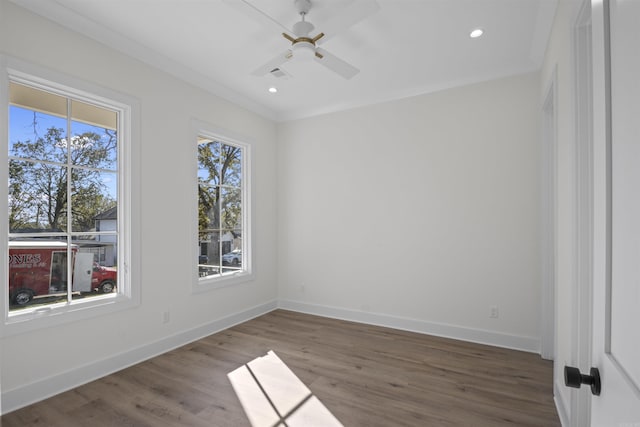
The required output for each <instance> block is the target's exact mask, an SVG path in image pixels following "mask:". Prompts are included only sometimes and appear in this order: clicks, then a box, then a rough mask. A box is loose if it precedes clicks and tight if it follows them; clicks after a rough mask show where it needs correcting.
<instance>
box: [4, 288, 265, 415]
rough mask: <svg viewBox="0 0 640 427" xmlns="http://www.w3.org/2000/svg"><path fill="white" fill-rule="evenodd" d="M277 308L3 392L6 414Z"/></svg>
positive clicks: (200, 328)
mask: <svg viewBox="0 0 640 427" xmlns="http://www.w3.org/2000/svg"><path fill="white" fill-rule="evenodd" d="M276 308H277V302H276V301H275V300H274V301H270V302H267V303H265V304H261V305H258V306H255V307H252V308H249V309H247V310H243V311H241V312H239V313H235V314H232V315H230V316H226V317H223V318H221V319H217V320H214V321H212V322H209V323H206V324H204V325H201V326H198V327H196V328H193V329H190V330H188V331H184V332H180V333H177V334H174V335H171V336H168V337H166V338H162V339H160V340H158V341H155V342H152V343H149V344H145V345H143V346H141V347H137V348H134V349H132V350H129V351H126V352H124V353H120V354H118V355H115V356H112V357H109V358H107V359H103V360H99V361H96V362H92V363H90V364H88V365H84V366H80V367H78V368H75V369H73V370H70V371H67V372H63V373H60V374H57V375H54V376H51V377H48V378H44V379H42V380H39V381H37V382H34V383H32V384H28V385H25V386H22V387H19V388H17V389H13V390H3V393H2V411H3V412H2V413H3V414H7V413H9V412H11V411H15V410H16V409H20V408H22V407H24V406H27V405H30V404H32V403H35V402H39V401H40V400H43V399H46V398H49V397H51V396H54V395H56V394H59V393H62V392H64V391H67V390H70V389H72V388H74V387H78V386H80V385H82V384H86V383H88V382H91V381H93V380H96V379H98V378H102V377H104V376H106V375H109V374H112V373H114V372H117V371H119V370H122V369H124V368H127V367H129V366H132V365H135V364H136V363H140V362H142V361H144V360H147V359H150V358H152V357H155V356H158V355H160V354H162V353H166V352H167V351H170V350H173V349H175V348H177V347H180V346H183V345H185V344H188V343H190V342H193V341H196V340H199V339H201V338H204V337H206V336H208V335H211V334H214V333H216V332H220V331H222V330H224V329H227V328H230V327H232V326H234V325H237V324H239V323H242V322H246V321H247V320H250V319H253V318H255V317H258V316H261V315H263V314H266V313H268V312H270V311H273V310H275V309H276Z"/></svg>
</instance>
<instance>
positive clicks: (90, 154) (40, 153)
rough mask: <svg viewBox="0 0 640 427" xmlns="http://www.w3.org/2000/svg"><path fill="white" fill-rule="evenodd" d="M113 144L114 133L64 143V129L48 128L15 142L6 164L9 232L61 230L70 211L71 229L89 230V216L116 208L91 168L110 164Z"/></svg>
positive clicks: (74, 139)
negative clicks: (8, 161)
mask: <svg viewBox="0 0 640 427" xmlns="http://www.w3.org/2000/svg"><path fill="white" fill-rule="evenodd" d="M116 140H117V139H116V137H115V133H114V132H109V131H106V132H105V135H99V134H97V133H94V132H85V133H82V134H80V135H75V136H73V137H72V138H71V141H70V143H69V141H68V140H67V138H66V137H65V136H64V130H63V129H61V128H56V127H50V128H49V129H47V131H46V133H45V135H44V136H42V137H40V136H38V135H34V139H33V140H31V139H29V140H25V141H16V142H14V143H13V144H12V145H11V150H10V155H11V156H12V157H13V158H12V159H11V160H10V163H9V208H10V212H9V227H10V229H11V230H19V229H25V228H29V229H49V230H64V229H66V227H67V215H68V214H69V212H71V213H72V219H73V224H72V225H73V228H74V230H76V231H87V230H90V229H92V228H93V227H94V224H93V223H94V221H93V218H94V217H95V216H96V215H97V214H99V213H100V212H103V211H104V210H106V209H108V208H110V207H113V206H115V204H116V201H115V200H113V199H111V198H110V197H109V196H108V195H107V194H108V193H107V192H106V191H105V188H106V186H105V184H104V183H103V182H102V180H101V174H100V172H99V171H98V170H96V168H104V167H109V166H110V165H112V164H114V162H115V160H114V159H112V158H111V156H112V153H114V152H115V150H114V149H115V144H116ZM67 159H68V160H69V163H70V164H71V167H69V165H68V162H67ZM69 178H71V183H70V184H71V185H68V180H69ZM69 187H70V188H71V192H72V197H69V194H68V190H69ZM69 199H71V200H72V201H71V209H69Z"/></svg>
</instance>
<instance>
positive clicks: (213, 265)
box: [198, 230, 220, 277]
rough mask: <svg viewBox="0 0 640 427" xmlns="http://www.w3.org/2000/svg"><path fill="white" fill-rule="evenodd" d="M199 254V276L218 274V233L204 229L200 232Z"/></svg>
mask: <svg viewBox="0 0 640 427" xmlns="http://www.w3.org/2000/svg"><path fill="white" fill-rule="evenodd" d="M199 246H200V256H199V260H198V261H199V262H198V274H199V276H200V277H207V276H215V275H218V274H220V233H219V232H217V231H213V230H205V231H203V232H202V233H200V241H199Z"/></svg>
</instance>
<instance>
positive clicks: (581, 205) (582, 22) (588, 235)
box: [570, 0, 594, 426]
mask: <svg viewBox="0 0 640 427" xmlns="http://www.w3.org/2000/svg"><path fill="white" fill-rule="evenodd" d="M591 31H592V28H591V0H583V1H582V4H581V6H580V8H579V10H578V12H577V16H576V20H575V24H574V27H573V42H572V44H573V46H572V51H573V70H574V71H573V73H574V102H575V104H574V111H575V144H574V148H575V157H574V158H575V159H576V167H575V185H576V191H575V195H576V199H575V206H576V210H575V219H576V220H575V272H576V275H575V281H574V289H573V292H574V301H575V302H576V307H575V308H574V310H573V319H572V324H573V328H572V329H573V331H572V332H573V333H572V338H571V339H572V343H571V348H572V355H571V356H572V359H573V363H574V366H576V367H579V368H580V370H581V371H582V372H589V368H590V367H591V366H592V365H591V348H592V343H591V334H592V317H593V313H592V304H593V245H594V238H593V226H594V219H593V217H594V213H593V209H594V205H593V191H594V184H593V179H594V170H593V167H594V163H593V162H594V159H593V156H594V152H593V150H594V147H593V135H594V131H593V61H592V55H593V51H592V39H591ZM570 405H571V418H572V423H571V424H572V425H573V426H588V425H590V423H591V417H590V415H591V397H590V395H589V394H588V393H585V392H580V391H578V390H573V391H572V392H571V403H570Z"/></svg>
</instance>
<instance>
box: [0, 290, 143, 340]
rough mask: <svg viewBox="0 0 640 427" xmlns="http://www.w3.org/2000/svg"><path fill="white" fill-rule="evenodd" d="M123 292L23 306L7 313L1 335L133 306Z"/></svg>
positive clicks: (28, 330) (79, 320) (70, 321)
mask: <svg viewBox="0 0 640 427" xmlns="http://www.w3.org/2000/svg"><path fill="white" fill-rule="evenodd" d="M137 305H138V304H137V303H136V302H135V301H133V299H132V298H130V297H127V296H125V295H115V296H114V295H100V296H95V297H93V298H91V301H77V302H72V303H70V304H67V303H59V304H52V305H51V306H46V307H34V308H32V309H29V308H26V309H23V310H20V311H19V312H13V313H9V315H8V316H7V318H5V320H4V324H3V325H2V333H1V336H3V337H5V336H11V335H18V334H22V333H25V332H31V331H35V330H39V329H44V328H49V327H54V326H60V325H63V324H66V323H72V322H73V323H75V322H81V321H84V320H87V319H91V318H94V317H97V316H101V315H105V314H110V313H115V312H118V311H121V310H126V309H129V308H132V307H135V306H137Z"/></svg>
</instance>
